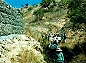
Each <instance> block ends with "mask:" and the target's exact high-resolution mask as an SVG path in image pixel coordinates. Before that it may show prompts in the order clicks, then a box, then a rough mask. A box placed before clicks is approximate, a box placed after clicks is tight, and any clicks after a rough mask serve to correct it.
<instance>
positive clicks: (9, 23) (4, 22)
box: [0, 1, 24, 36]
mask: <svg viewBox="0 0 86 63" xmlns="http://www.w3.org/2000/svg"><path fill="white" fill-rule="evenodd" d="M23 32H24V21H23V19H22V15H21V12H20V10H19V9H15V8H13V7H12V6H11V5H9V4H8V3H6V2H4V1H0V36H2V35H9V34H22V33H23Z"/></svg>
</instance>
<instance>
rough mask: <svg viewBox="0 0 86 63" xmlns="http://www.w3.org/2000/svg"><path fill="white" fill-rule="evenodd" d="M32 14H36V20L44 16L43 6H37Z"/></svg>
mask: <svg viewBox="0 0 86 63" xmlns="http://www.w3.org/2000/svg"><path fill="white" fill-rule="evenodd" d="M34 15H36V17H37V19H38V20H41V19H42V17H43V16H44V10H43V8H39V9H38V10H37V11H34Z"/></svg>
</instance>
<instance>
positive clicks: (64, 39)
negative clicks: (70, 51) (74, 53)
mask: <svg viewBox="0 0 86 63" xmlns="http://www.w3.org/2000/svg"><path fill="white" fill-rule="evenodd" d="M66 38H67V36H66V34H65V33H64V34H63V41H64V43H66Z"/></svg>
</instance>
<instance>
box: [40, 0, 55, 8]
mask: <svg viewBox="0 0 86 63" xmlns="http://www.w3.org/2000/svg"><path fill="white" fill-rule="evenodd" d="M51 3H54V5H56V3H55V0H42V2H41V5H42V7H44V8H46V7H48V6H49V5H50V4H51Z"/></svg>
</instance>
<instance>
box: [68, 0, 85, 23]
mask: <svg viewBox="0 0 86 63" xmlns="http://www.w3.org/2000/svg"><path fill="white" fill-rule="evenodd" d="M85 8H86V1H84V0H71V1H70V2H69V5H68V9H69V13H68V17H69V18H70V20H71V21H72V22H74V23H86V9H85Z"/></svg>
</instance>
